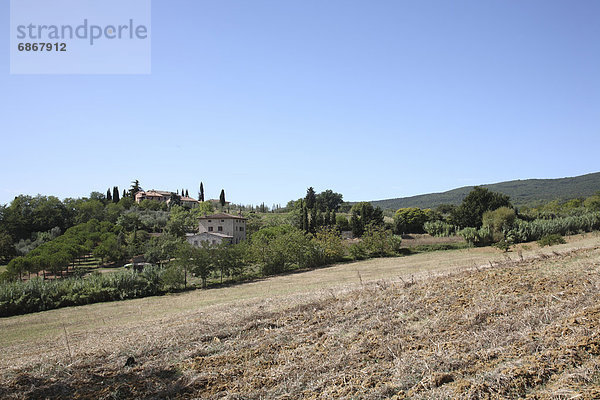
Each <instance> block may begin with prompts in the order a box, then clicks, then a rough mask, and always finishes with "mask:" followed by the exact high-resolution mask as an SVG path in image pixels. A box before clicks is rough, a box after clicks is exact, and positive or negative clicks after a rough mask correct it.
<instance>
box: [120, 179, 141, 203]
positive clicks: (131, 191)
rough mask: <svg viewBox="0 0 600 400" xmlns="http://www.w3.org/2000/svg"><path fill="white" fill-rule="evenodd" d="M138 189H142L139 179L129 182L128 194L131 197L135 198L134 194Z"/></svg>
mask: <svg viewBox="0 0 600 400" xmlns="http://www.w3.org/2000/svg"><path fill="white" fill-rule="evenodd" d="M140 190H143V189H142V187H141V186H140V181H138V180H137V179H136V180H135V181H133V182H131V187H130V188H129V194H130V195H131V198H135V194H136V193H137V192H139V191H140ZM123 197H125V194H123Z"/></svg>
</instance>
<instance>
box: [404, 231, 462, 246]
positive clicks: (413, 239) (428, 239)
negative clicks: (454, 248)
mask: <svg viewBox="0 0 600 400" xmlns="http://www.w3.org/2000/svg"><path fill="white" fill-rule="evenodd" d="M457 243H466V241H465V239H464V238H463V237H462V236H449V237H437V236H431V235H428V234H411V235H404V236H402V247H408V248H410V247H415V246H421V245H432V244H433V245H435V244H457Z"/></svg>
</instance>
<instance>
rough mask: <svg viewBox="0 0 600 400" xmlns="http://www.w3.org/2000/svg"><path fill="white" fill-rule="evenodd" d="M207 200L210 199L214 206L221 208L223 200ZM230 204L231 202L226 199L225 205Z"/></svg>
mask: <svg viewBox="0 0 600 400" xmlns="http://www.w3.org/2000/svg"><path fill="white" fill-rule="evenodd" d="M206 201H209V202H210V204H212V205H213V207H214V208H219V207H220V206H221V200H218V199H210V200H206ZM229 204H230V203H229V202H228V201H226V202H225V206H224V207H228V206H229Z"/></svg>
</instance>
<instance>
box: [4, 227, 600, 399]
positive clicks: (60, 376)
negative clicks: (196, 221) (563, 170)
mask: <svg viewBox="0 0 600 400" xmlns="http://www.w3.org/2000/svg"><path fill="white" fill-rule="evenodd" d="M530 246H533V248H529V247H528V248H526V249H525V248H524V249H521V250H522V252H521V251H519V252H518V253H517V254H515V253H509V254H508V255H506V254H502V253H500V252H497V251H494V250H493V249H491V248H480V249H468V250H465V251H452V252H441V253H439V254H437V255H430V254H428V255H423V256H415V257H412V256H411V257H401V258H396V259H384V260H376V261H375V263H373V261H367V262H361V263H354V264H349V265H343V266H335V267H332V268H325V269H321V270H315V271H310V272H307V273H303V274H294V275H289V276H285V277H276V278H273V279H269V280H265V281H259V282H256V283H255V284H251V285H241V286H238V287H231V288H224V289H219V290H210V291H196V292H193V293H186V294H182V295H176V296H164V297H157V298H148V299H139V300H132V301H127V302H116V303H107V304H97V305H91V306H86V307H76V308H73V309H66V310H54V311H49V312H45V313H40V314H36V315H28V316H20V317H15V318H8V319H3V320H0V327H1V328H2V332H3V337H2V338H0V346H1V347H2V348H3V350H4V351H3V353H2V355H1V356H0V367H2V368H3V374H2V376H0V397H1V398H6V399H13V398H14V399H18V398H50V399H55V398H56V399H58V398H80V399H108V398H156V399H158V398H206V399H217V398H227V399H240V398H244V399H271V398H290V399H291V398H298V399H302V398H306V399H309V398H310V399H331V398H339V399H355V398H369V399H386V398H396V399H403V398H414V399H430V398H460V399H463V398H464V399H472V398H524V397H525V396H526V395H527V396H533V397H532V398H536V399H554V398H577V399H595V398H598V396H599V395H600V392H599V389H598V387H599V386H598V383H599V382H600V337H599V336H598V333H597V332H598V328H599V327H600V307H599V306H598V304H599V301H600V291H599V290H598V288H599V287H600V274H599V272H600V271H599V265H600V248H599V247H598V236H597V235H586V236H585V237H581V236H580V237H574V238H569V243H568V244H566V245H560V246H556V247H554V248H551V249H539V248H537V247H536V246H535V245H530ZM434 258H435V259H434ZM511 258H512V259H511ZM483 260H492V261H489V262H487V261H484V262H483V264H481V262H482V261H483ZM408 265H410V266H412V267H413V268H415V269H416V270H417V271H423V272H424V273H421V274H418V273H417V274H416V275H415V279H412V278H411V276H410V275H407V272H408V270H407V269H406V268H407V266H408ZM424 265H431V266H433V265H438V268H440V265H442V267H441V268H442V269H441V270H437V271H436V270H433V269H429V268H423V267H424ZM477 265H479V266H478V267H474V266H477ZM427 269H429V271H427ZM359 271H360V272H359ZM413 272H414V270H413V271H411V273H413ZM361 273H362V277H361ZM331 274H335V279H332V280H328V279H324V278H326V277H327V276H329V277H330V278H333V276H332V275H331ZM369 274H370V275H369ZM342 276H344V277H345V278H342ZM367 276H369V277H370V278H367ZM377 276H387V277H389V278H388V279H385V280H383V279H378V278H376V277H377ZM398 277H400V278H398ZM374 278H375V279H374ZM392 278H393V279H392ZM372 279H374V280H372ZM334 281H335V282H337V283H338V284H339V283H340V282H344V285H345V286H337V287H335V286H332V282H334ZM309 282H311V283H310V284H308V283H309ZM323 282H329V283H327V285H328V287H327V286H321V285H322V284H323ZM307 284H308V285H307ZM312 285H318V286H312ZM267 288H268V289H267ZM300 288H303V289H304V290H305V291H304V292H301V291H299V289H300ZM315 288H319V290H316V289H315ZM321 289H325V290H321ZM241 290H244V291H246V292H245V293H246V295H245V296H241V297H242V298H240V297H234V298H232V297H231V295H233V294H235V293H237V295H238V296H240V291H241ZM252 290H254V293H255V295H257V294H259V293H262V294H261V295H260V296H261V297H260V298H255V299H251V297H252V295H250V293H249V291H252ZM290 290H291V291H293V293H291V294H290V293H289V292H288V291H290ZM276 293H279V294H276ZM284 293H288V294H284ZM210 298H213V299H214V300H210ZM243 298H244V299H243ZM217 299H218V300H217ZM173 305H176V306H175V307H173ZM86 315H87V316H86ZM92 315H93V318H91V316H92ZM77 321H80V322H81V323H82V324H85V326H78V325H76V324H77V323H78V322H77ZM20 331H21V332H26V334H22V333H21V334H19V332H20ZM67 332H69V333H70V335H69V337H68V339H67V337H66V334H67ZM71 332H73V333H72V334H71ZM34 333H35V336H30V335H32V334H34ZM26 337H28V338H29V339H28V340H25V338H26ZM129 357H133V359H131V362H130V363H129V365H125V364H126V360H127V359H128V358H129Z"/></svg>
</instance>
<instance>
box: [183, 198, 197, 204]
mask: <svg viewBox="0 0 600 400" xmlns="http://www.w3.org/2000/svg"><path fill="white" fill-rule="evenodd" d="M181 201H193V202H194V203H198V200H196V199H193V198H191V197H182V198H181Z"/></svg>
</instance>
